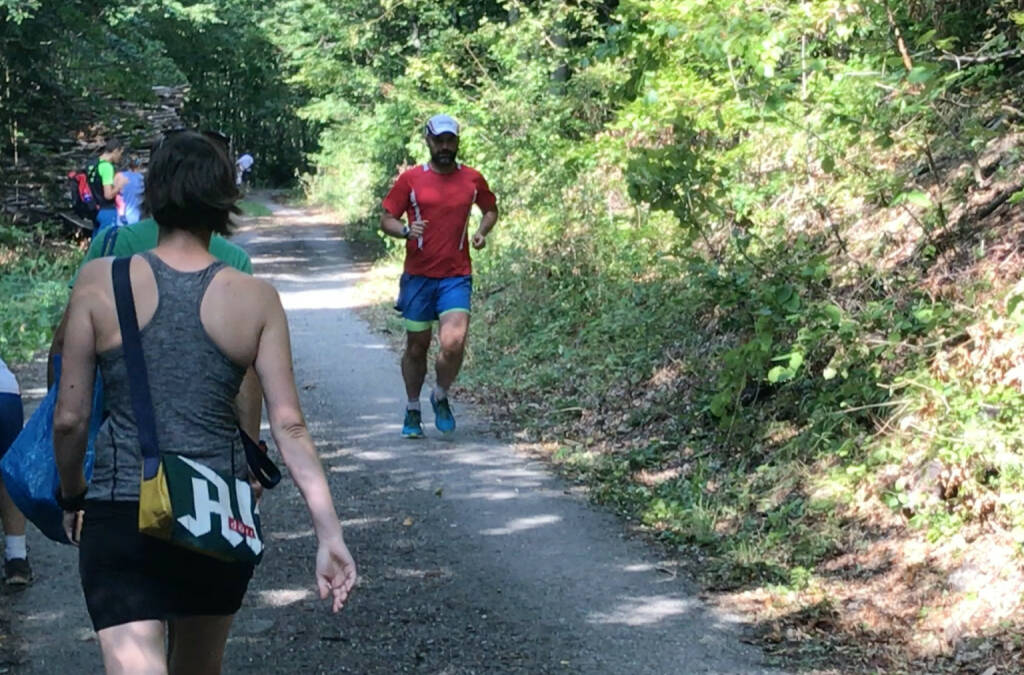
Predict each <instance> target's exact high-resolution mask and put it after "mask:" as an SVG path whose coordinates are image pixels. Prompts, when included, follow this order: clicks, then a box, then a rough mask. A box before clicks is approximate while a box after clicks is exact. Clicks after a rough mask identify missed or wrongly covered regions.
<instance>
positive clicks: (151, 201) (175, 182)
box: [146, 131, 241, 234]
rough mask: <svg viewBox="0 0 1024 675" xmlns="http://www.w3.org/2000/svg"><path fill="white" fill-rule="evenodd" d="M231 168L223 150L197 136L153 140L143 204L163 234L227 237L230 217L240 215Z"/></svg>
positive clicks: (192, 133)
mask: <svg viewBox="0 0 1024 675" xmlns="http://www.w3.org/2000/svg"><path fill="white" fill-rule="evenodd" d="M240 196H241V195H240V194H239V192H238V187H237V185H236V184H235V167H234V165H233V164H232V163H231V161H230V160H228V157H227V155H226V154H224V150H223V149H222V148H221V147H220V146H219V145H218V144H217V143H214V142H213V141H211V140H210V139H208V138H207V137H206V136H204V135H202V134H200V133H197V132H195V131H182V132H180V133H173V134H168V135H166V136H164V137H162V138H161V139H159V140H158V141H157V143H156V144H155V146H154V149H153V154H152V155H151V156H150V159H149V171H148V172H147V174H146V205H147V206H148V207H149V211H150V213H152V214H153V218H155V219H156V222H157V224H158V225H159V226H160V228H161V229H164V230H187V231H189V232H192V233H193V234H201V233H203V232H205V231H209V232H216V233H217V234H229V233H230V232H231V220H230V217H229V216H230V214H232V213H241V211H240V210H239V209H238V207H237V206H236V205H235V202H237V201H238V198H239V197H240Z"/></svg>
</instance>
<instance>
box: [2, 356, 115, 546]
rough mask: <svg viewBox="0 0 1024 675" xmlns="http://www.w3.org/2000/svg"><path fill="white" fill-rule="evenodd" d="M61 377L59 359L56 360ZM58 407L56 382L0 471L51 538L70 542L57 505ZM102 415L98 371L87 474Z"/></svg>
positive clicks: (30, 516)
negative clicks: (55, 445) (55, 434)
mask: <svg viewBox="0 0 1024 675" xmlns="http://www.w3.org/2000/svg"><path fill="white" fill-rule="evenodd" d="M54 368H55V370H56V375H57V381H58V382H59V380H60V362H59V361H57V362H56V363H55V364H54ZM56 407H57V385H56V384H54V386H53V387H51V388H50V391H48V392H46V396H45V397H44V398H43V400H42V402H41V403H40V404H39V407H38V408H36V411H35V412H34V413H32V416H31V417H30V418H29V419H28V423H26V424H25V427H24V428H23V429H22V430H21V433H20V434H18V437H17V438H16V439H15V440H14V443H13V444H12V445H11V447H10V448H8V450H7V452H6V453H4V456H3V459H0V474H2V475H3V479H4V485H5V486H6V487H7V492H8V494H10V495H11V499H12V500H13V501H14V503H15V505H16V506H17V507H18V509H19V510H20V511H21V512H22V513H24V514H25V517H26V518H28V519H29V520H30V521H31V522H32V524H33V525H35V526H36V527H38V528H39V530H40V531H41V532H42V533H43V534H45V535H46V536H47V537H48V538H50V539H52V540H54V541H56V542H60V543H62V544H69V543H71V542H69V541H68V538H67V536H65V534H64V525H63V516H64V513H63V511H62V510H61V508H60V507H59V506H58V505H57V499H56V494H57V487H58V486H59V485H60V482H59V480H58V478H57V460H56V458H55V457H54V455H53V411H54V409H55V408H56ZM102 419H103V385H102V383H101V382H100V377H99V372H97V373H96V385H95V388H94V389H93V394H92V417H91V418H90V420H89V444H88V446H87V448H86V451H85V477H86V479H87V480H88V479H89V478H91V477H92V463H93V456H94V451H93V443H94V442H95V440H96V434H97V432H98V431H99V428H100V422H101V421H102Z"/></svg>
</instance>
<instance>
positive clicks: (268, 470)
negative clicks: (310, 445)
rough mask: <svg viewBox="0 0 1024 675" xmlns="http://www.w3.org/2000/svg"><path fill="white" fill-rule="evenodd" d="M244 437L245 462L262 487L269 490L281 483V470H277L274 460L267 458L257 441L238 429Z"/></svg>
mask: <svg viewBox="0 0 1024 675" xmlns="http://www.w3.org/2000/svg"><path fill="white" fill-rule="evenodd" d="M238 433H239V434H240V435H241V436H242V445H243V446H244V447H245V460H246V461H247V462H248V463H249V470H250V471H252V474H253V475H254V476H256V480H258V481H259V482H260V485H262V486H263V487H265V488H267V489H268V490H269V489H270V488H272V487H274V486H276V485H277V484H278V483H280V482H281V470H280V469H278V468H277V465H276V464H274V462H273V460H271V459H270V458H269V457H267V455H266V453H264V452H263V451H262V450H260V446H258V445H256V441H254V440H252V438H251V437H250V436H249V434H247V433H245V432H244V431H242V428H241V427H239V428H238Z"/></svg>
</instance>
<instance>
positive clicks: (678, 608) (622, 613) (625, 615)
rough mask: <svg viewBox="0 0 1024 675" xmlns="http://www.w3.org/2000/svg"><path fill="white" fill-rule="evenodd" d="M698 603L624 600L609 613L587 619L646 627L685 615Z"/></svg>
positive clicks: (657, 598) (665, 599) (667, 598)
mask: <svg viewBox="0 0 1024 675" xmlns="http://www.w3.org/2000/svg"><path fill="white" fill-rule="evenodd" d="M698 605H699V603H698V602H697V601H696V600H693V599H683V598H675V597H671V596H649V597H643V598H624V599H621V600H620V601H619V603H618V605H617V606H616V607H615V608H614V609H612V610H611V611H609V612H594V613H592V614H591V615H590V616H589V617H588V619H587V620H588V621H590V622H592V623H614V624H622V625H624V626H646V625H649V624H652V623H658V622H659V621H663V620H664V619H666V618H668V617H671V616H677V615H680V614H685V613H687V612H690V611H692V610H693V609H694V608H696V607H697V606H698Z"/></svg>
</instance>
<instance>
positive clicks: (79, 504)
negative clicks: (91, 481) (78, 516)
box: [56, 486, 89, 513]
mask: <svg viewBox="0 0 1024 675" xmlns="http://www.w3.org/2000/svg"><path fill="white" fill-rule="evenodd" d="M88 493H89V488H85V489H84V490H82V493H81V494H77V495H75V496H74V497H67V498H65V497H64V496H63V495H61V493H60V486H57V494H56V498H57V506H59V507H60V508H61V510H63V511H68V512H71V513H73V512H75V511H81V510H83V509H84V508H85V495H87V494H88Z"/></svg>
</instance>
